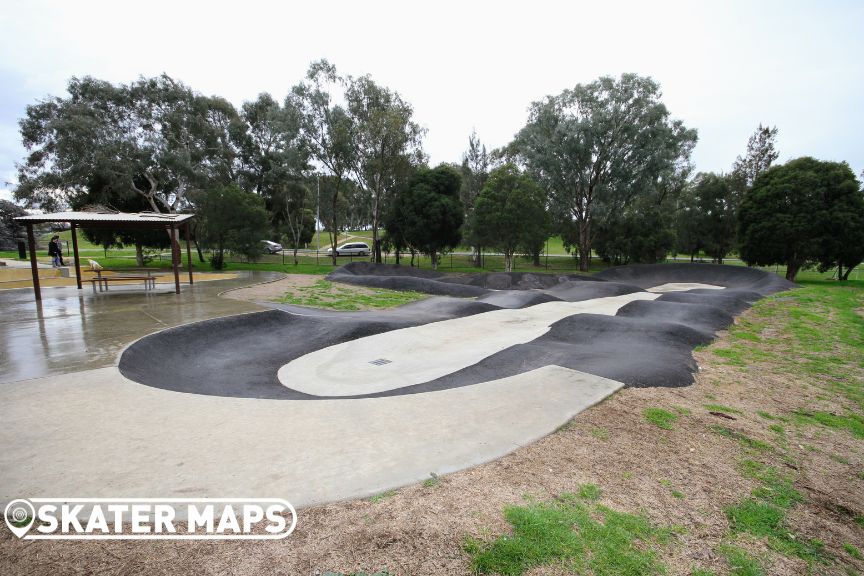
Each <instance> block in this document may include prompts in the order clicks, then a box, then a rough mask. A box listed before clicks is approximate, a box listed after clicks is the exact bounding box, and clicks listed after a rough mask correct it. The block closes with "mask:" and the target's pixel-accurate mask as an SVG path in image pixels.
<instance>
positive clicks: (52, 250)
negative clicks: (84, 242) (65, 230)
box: [48, 234, 66, 267]
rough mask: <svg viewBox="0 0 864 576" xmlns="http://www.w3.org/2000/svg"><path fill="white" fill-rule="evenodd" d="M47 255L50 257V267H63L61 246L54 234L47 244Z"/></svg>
mask: <svg viewBox="0 0 864 576" xmlns="http://www.w3.org/2000/svg"><path fill="white" fill-rule="evenodd" d="M48 255H49V256H51V265H52V266H55V267H56V266H65V265H66V264H64V263H63V244H61V243H60V236H58V235H57V234H55V235H54V236H52V237H51V242H49V243H48Z"/></svg>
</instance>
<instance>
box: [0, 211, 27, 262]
mask: <svg viewBox="0 0 864 576" xmlns="http://www.w3.org/2000/svg"><path fill="white" fill-rule="evenodd" d="M26 215H27V211H26V210H24V208H22V207H21V206H18V205H17V204H15V203H14V202H10V201H8V200H2V199H0V250H12V249H13V248H15V247H16V240H17V239H18V238H21V237H22V236H23V235H24V227H23V226H21V225H20V224H18V223H17V222H15V220H14V219H15V218H17V217H19V216H26Z"/></svg>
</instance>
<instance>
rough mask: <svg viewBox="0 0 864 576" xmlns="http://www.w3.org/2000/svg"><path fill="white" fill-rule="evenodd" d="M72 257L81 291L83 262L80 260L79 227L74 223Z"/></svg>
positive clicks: (76, 279)
mask: <svg viewBox="0 0 864 576" xmlns="http://www.w3.org/2000/svg"><path fill="white" fill-rule="evenodd" d="M72 257H73V258H74V259H75V281H76V282H77V283H78V290H81V261H80V260H79V259H78V225H77V224H75V222H72Z"/></svg>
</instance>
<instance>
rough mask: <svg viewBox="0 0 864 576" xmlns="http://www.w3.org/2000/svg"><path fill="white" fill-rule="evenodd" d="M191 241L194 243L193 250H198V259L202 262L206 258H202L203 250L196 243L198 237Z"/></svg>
mask: <svg viewBox="0 0 864 576" xmlns="http://www.w3.org/2000/svg"><path fill="white" fill-rule="evenodd" d="M192 241H193V242H194V243H195V251H196V252H198V261H199V262H201V263H202V264H203V263H204V262H206V260H205V259H204V251H203V250H201V245H200V244H198V238H197V237H196V238H195V239H194V240H192Z"/></svg>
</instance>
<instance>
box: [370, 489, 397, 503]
mask: <svg viewBox="0 0 864 576" xmlns="http://www.w3.org/2000/svg"><path fill="white" fill-rule="evenodd" d="M395 495H396V490H387V491H386V492H381V493H380V494H376V495H375V496H372V497H371V498H369V501H370V502H372V503H373V504H378V503H379V502H383V501H384V500H386V499H387V498H390V497H391V496H395Z"/></svg>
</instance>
